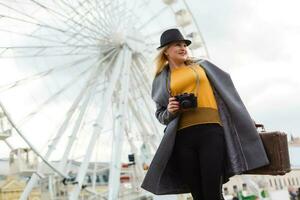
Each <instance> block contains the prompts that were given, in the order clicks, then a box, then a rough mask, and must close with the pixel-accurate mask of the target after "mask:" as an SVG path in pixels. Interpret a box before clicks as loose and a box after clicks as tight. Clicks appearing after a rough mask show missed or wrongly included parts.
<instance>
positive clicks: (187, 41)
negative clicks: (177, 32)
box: [156, 40, 192, 50]
mask: <svg viewBox="0 0 300 200" xmlns="http://www.w3.org/2000/svg"><path fill="white" fill-rule="evenodd" d="M179 41H183V42H185V44H186V45H187V46H189V45H190V44H191V43H192V41H191V40H176V41H171V42H168V43H166V44H164V45H161V46H160V47H157V48H156V49H157V50H159V49H161V48H163V47H165V46H167V45H169V44H171V43H174V42H179Z"/></svg>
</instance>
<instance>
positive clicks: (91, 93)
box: [60, 54, 116, 171]
mask: <svg viewBox="0 0 300 200" xmlns="http://www.w3.org/2000/svg"><path fill="white" fill-rule="evenodd" d="M115 58H116V54H114V55H112V57H111V60H110V61H109V63H108V64H107V65H105V66H103V67H102V68H100V67H99V68H98V72H96V73H95V76H94V77H93V79H94V80H93V81H92V82H93V85H92V86H91V87H90V89H89V90H88V93H89V94H87V95H86V96H87V97H86V99H85V102H84V103H83V106H82V109H81V111H80V114H79V116H78V119H77V123H75V127H74V129H73V132H72V134H71V136H70V139H69V141H68V144H67V147H66V149H65V151H64V153H63V156H62V158H61V162H60V169H61V170H62V171H65V170H66V168H65V167H66V161H67V159H68V156H69V154H70V151H71V148H72V145H73V144H74V142H75V139H76V136H77V134H78V133H79V128H80V126H79V125H80V124H81V123H82V121H83V117H84V114H85V113H86V111H87V109H89V108H87V107H88V104H89V102H90V101H91V98H93V96H94V95H95V94H96V93H95V90H96V87H97V86H98V84H97V79H98V78H99V77H97V74H100V73H101V72H102V71H105V69H106V68H108V67H109V66H111V64H112V63H113V62H114V61H115Z"/></svg>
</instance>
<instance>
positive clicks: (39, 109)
mask: <svg viewBox="0 0 300 200" xmlns="http://www.w3.org/2000/svg"><path fill="white" fill-rule="evenodd" d="M96 63H97V62H95V63H94V64H93V65H92V66H90V67H88V68H87V69H86V70H84V71H83V72H81V73H80V74H79V75H77V76H75V77H74V78H73V79H72V80H71V81H69V82H68V83H67V84H65V85H64V87H63V88H62V89H60V90H58V91H57V92H55V93H54V94H53V95H52V96H50V97H49V98H48V99H47V100H46V101H44V102H43V103H42V104H40V105H39V106H37V108H36V110H34V111H32V112H31V113H29V114H28V115H26V116H25V117H24V118H23V119H22V120H21V121H20V122H18V124H17V125H18V127H21V126H22V125H23V124H24V123H25V122H26V121H27V120H29V119H30V118H32V117H34V116H35V115H37V114H38V113H39V112H41V111H42V110H43V109H44V108H45V106H46V105H48V104H50V103H52V102H53V101H54V100H55V99H56V98H58V97H59V95H61V94H62V93H63V92H65V91H66V90H68V89H70V87H72V86H73V84H74V82H76V81H78V80H79V79H80V78H82V77H83V76H84V75H85V74H86V73H87V72H89V71H90V70H91V69H93V67H95V66H94V65H95V64H96Z"/></svg>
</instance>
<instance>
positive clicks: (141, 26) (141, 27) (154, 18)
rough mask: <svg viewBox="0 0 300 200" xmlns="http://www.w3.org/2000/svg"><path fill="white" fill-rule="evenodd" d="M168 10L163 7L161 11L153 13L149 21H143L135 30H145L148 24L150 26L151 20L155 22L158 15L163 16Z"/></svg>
mask: <svg viewBox="0 0 300 200" xmlns="http://www.w3.org/2000/svg"><path fill="white" fill-rule="evenodd" d="M167 9H168V7H167V6H165V7H163V8H162V9H160V10H159V11H158V12H157V13H155V14H154V15H152V16H151V18H150V19H148V20H147V21H145V22H144V23H143V24H142V25H140V26H139V27H138V28H137V29H138V30H142V29H143V28H145V27H146V26H148V25H149V24H151V22H152V21H153V20H157V19H158V17H159V15H161V14H163V13H164V12H165V11H166V10H167Z"/></svg>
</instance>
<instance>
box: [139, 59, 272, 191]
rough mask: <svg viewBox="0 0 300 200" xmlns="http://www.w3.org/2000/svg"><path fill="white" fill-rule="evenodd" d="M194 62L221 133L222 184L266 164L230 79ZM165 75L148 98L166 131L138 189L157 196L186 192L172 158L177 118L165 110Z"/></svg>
mask: <svg viewBox="0 0 300 200" xmlns="http://www.w3.org/2000/svg"><path fill="white" fill-rule="evenodd" d="M197 62H198V64H199V65H201V66H202V67H203V69H204V70H205V72H206V75H207V77H208V79H209V81H210V83H211V86H212V88H213V92H214V95H215V98H216V101H217V105H218V110H219V114H220V119H221V122H222V125H223V129H224V137H225V143H226V159H225V167H224V173H223V176H222V180H223V183H226V182H227V181H229V178H230V177H231V176H233V175H236V174H242V173H243V172H245V171H247V170H250V169H254V168H258V167H261V166H264V165H267V164H269V160H268V158H267V155H266V152H265V149H264V147H263V144H262V141H261V139H260V137H259V135H258V133H257V130H256V127H255V125H254V123H253V120H252V118H251V117H250V115H249V113H248V111H247V109H246V107H245V106H244V104H243V102H242V100H241V98H240V96H239V95H238V93H237V91H236V89H235V87H234V85H233V82H232V80H231V78H230V75H229V74H228V73H226V72H224V71H223V70H221V69H220V68H219V67H217V66H216V65H214V64H212V63H211V62H210V61H208V60H200V61H197ZM169 75H170V70H169V67H165V69H164V70H163V71H162V72H161V73H159V74H158V75H157V76H156V77H155V79H154V80H153V84H152V94H151V95H152V99H153V100H154V101H155V103H156V106H157V110H156V112H155V115H156V117H157V119H158V120H159V121H160V122H161V123H162V124H165V125H166V128H165V130H164V136H163V138H162V140H161V142H160V144H159V147H158V149H157V151H156V153H155V155H154V157H153V160H152V162H151V164H150V166H149V169H148V171H147V173H146V176H145V178H144V180H143V183H142V185H141V187H142V188H143V189H145V190H147V191H149V192H152V193H154V194H158V195H161V194H180V193H189V192H190V190H189V188H188V187H187V185H186V184H185V183H184V182H183V181H182V180H181V178H180V176H179V173H178V170H177V165H176V162H175V161H174V156H173V154H172V152H173V151H172V150H173V146H174V142H175V137H176V130H177V124H178V121H179V119H180V114H171V113H169V112H168V110H167V105H168V100H169V93H168V90H167V87H168V85H167V84H169ZM207 153H209V152H207Z"/></svg>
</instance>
